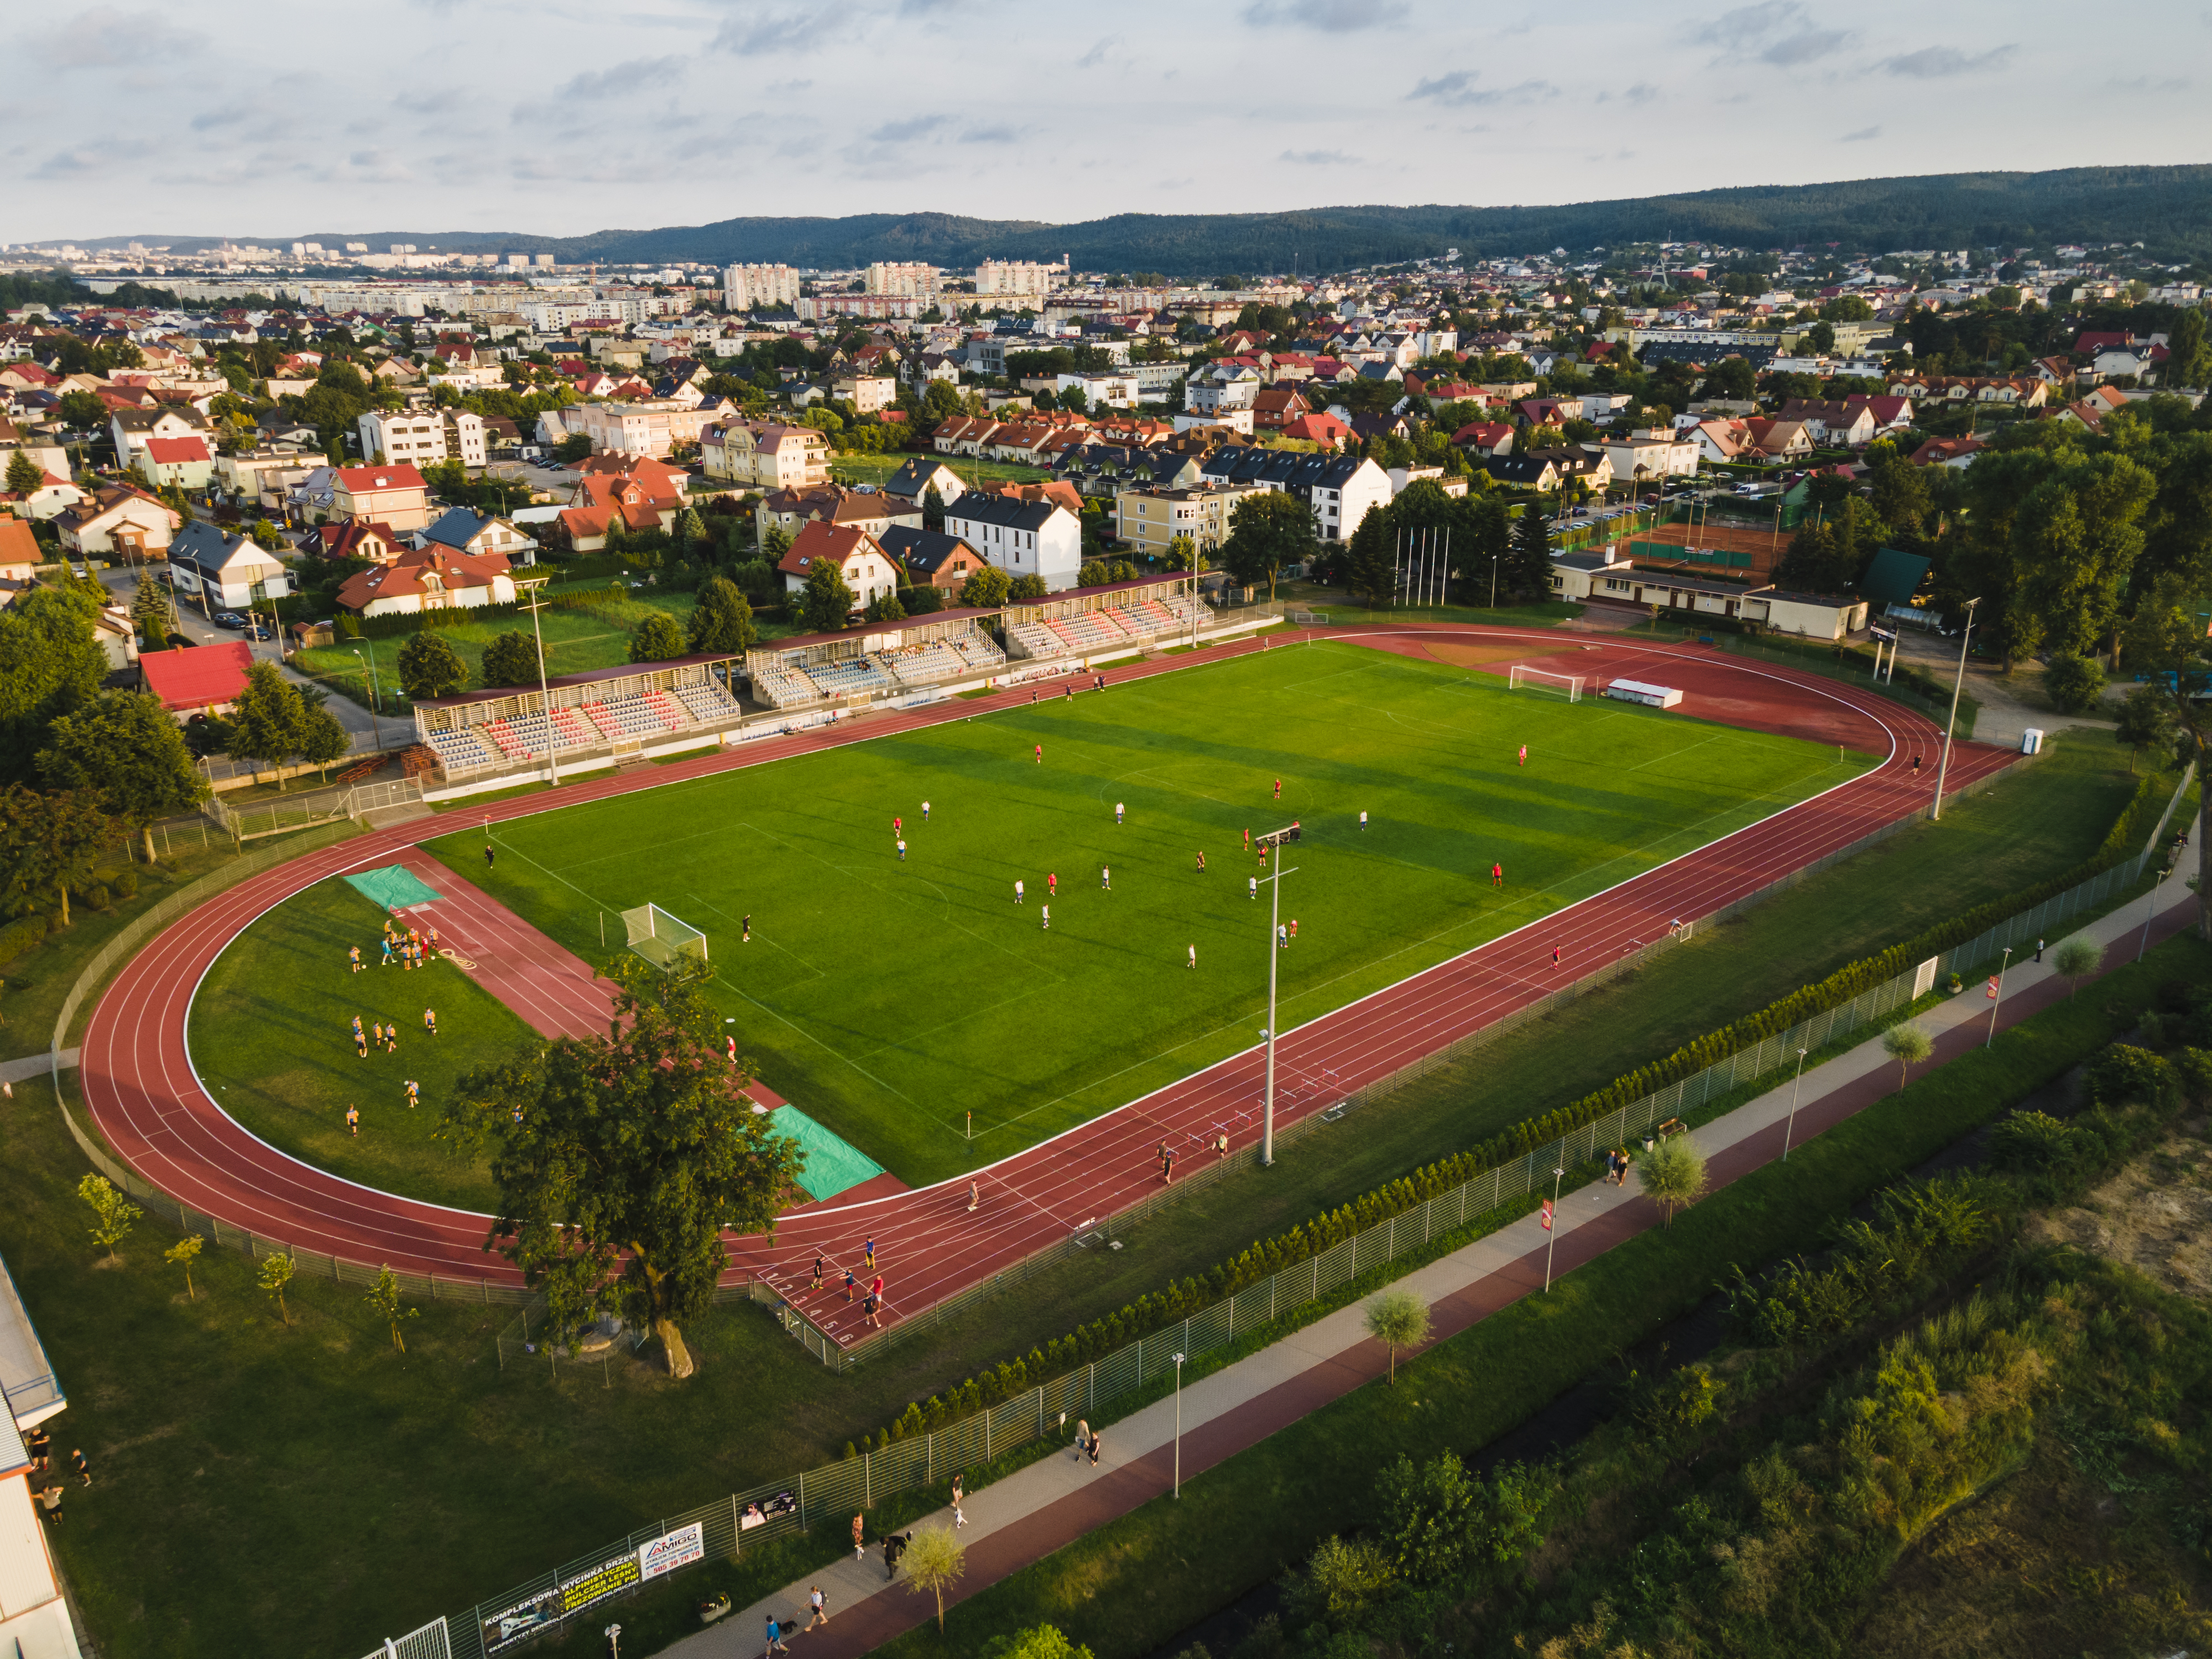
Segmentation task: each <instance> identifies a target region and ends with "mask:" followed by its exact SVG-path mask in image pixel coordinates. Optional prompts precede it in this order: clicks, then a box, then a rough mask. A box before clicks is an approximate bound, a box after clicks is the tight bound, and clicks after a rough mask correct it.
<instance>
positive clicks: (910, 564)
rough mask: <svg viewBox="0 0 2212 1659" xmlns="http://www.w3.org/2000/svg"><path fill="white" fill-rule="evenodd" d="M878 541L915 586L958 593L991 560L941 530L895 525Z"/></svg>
mask: <svg viewBox="0 0 2212 1659" xmlns="http://www.w3.org/2000/svg"><path fill="white" fill-rule="evenodd" d="M877 540H878V544H879V545H880V546H881V547H882V548H883V550H884V552H886V553H888V554H889V555H890V556H891V557H892V558H893V559H895V560H896V561H897V562H898V564H899V567H900V568H902V570H904V571H905V572H906V574H907V577H908V584H909V585H910V586H915V587H937V588H942V589H944V590H945V591H946V592H957V590H958V589H959V588H961V587H962V586H964V585H965V584H966V582H967V580H968V579H969V577H970V576H972V575H974V574H975V573H976V572H977V571H978V570H981V569H982V568H984V567H985V566H987V565H988V564H989V563H990V561H989V560H988V559H987V558H985V557H984V556H982V555H981V553H978V552H977V551H976V550H975V549H974V548H972V547H970V546H969V544H967V543H966V542H964V541H963V540H961V538H959V537H957V536H948V535H945V533H944V532H941V531H935V530H915V529H913V528H911V527H910V526H906V525H894V526H892V527H891V528H890V529H889V530H886V531H885V532H884V533H883V534H882V535H881V536H880V537H878V538H877Z"/></svg>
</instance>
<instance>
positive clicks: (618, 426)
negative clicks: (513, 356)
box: [562, 403, 711, 460]
mask: <svg viewBox="0 0 2212 1659" xmlns="http://www.w3.org/2000/svg"><path fill="white" fill-rule="evenodd" d="M562 415H563V416H564V418H565V419H566V422H567V424H568V430H569V431H571V432H580V433H581V434H583V435H584V436H586V437H587V438H589V439H590V440H591V441H592V452H593V453H595V454H601V455H650V456H651V457H653V459H655V460H660V459H665V457H666V455H667V454H668V452H669V450H670V449H671V447H674V446H675V445H677V444H691V443H696V442H698V441H699V434H700V432H701V430H702V428H705V426H706V425H707V423H708V420H709V419H710V418H711V417H710V416H706V415H703V414H702V413H701V412H700V411H699V410H696V409H685V408H683V407H681V406H680V405H678V404H671V403H649V404H575V405H574V406H573V407H572V408H569V409H567V410H562Z"/></svg>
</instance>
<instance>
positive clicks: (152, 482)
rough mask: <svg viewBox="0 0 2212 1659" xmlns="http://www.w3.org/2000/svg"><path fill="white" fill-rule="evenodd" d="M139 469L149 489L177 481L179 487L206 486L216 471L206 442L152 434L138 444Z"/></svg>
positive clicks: (200, 488)
mask: <svg viewBox="0 0 2212 1659" xmlns="http://www.w3.org/2000/svg"><path fill="white" fill-rule="evenodd" d="M135 470H136V471H137V474H138V476H139V477H142V478H143V479H145V481H146V487H147V488H148V489H167V487H168V486H169V485H171V484H175V485H176V486H177V487H178V488H179V489H191V490H204V489H206V488H207V487H208V481H209V479H210V478H211V477H213V476H214V474H215V458H214V457H213V456H212V455H210V454H209V453H208V447H207V444H206V442H205V441H204V440H202V439H200V438H197V437H192V438H149V439H148V440H147V441H145V442H144V443H143V444H141V445H139V446H138V447H137V466H136V469H135Z"/></svg>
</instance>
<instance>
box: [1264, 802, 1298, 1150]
mask: <svg viewBox="0 0 2212 1659" xmlns="http://www.w3.org/2000/svg"><path fill="white" fill-rule="evenodd" d="M1275 850H1276V852H1277V853H1278V854H1279V853H1280V852H1281V851H1282V847H1281V844H1280V843H1279V842H1278V843H1277V845H1276V848H1275ZM1296 874H1297V869H1296V868H1295V867H1293V868H1291V869H1289V870H1285V869H1284V868H1283V867H1282V866H1281V865H1280V864H1278V865H1277V866H1275V872H1274V874H1273V875H1271V876H1269V877H1268V878H1267V1106H1266V1109H1265V1110H1264V1112H1263V1113H1262V1115H1261V1124H1260V1167H1261V1169H1267V1168H1268V1167H1270V1166H1272V1165H1273V1163H1274V1161H1275V969H1276V966H1277V961H1276V958H1278V957H1280V956H1281V955H1282V947H1281V946H1280V945H1278V944H1277V943H1276V939H1277V937H1278V930H1279V928H1280V927H1282V925H1283V920H1282V919H1283V878H1284V877H1285V876H1291V875H1296Z"/></svg>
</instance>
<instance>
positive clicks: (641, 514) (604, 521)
mask: <svg viewBox="0 0 2212 1659" xmlns="http://www.w3.org/2000/svg"><path fill="white" fill-rule="evenodd" d="M683 510H684V498H683V497H682V496H681V495H678V494H676V492H675V491H674V490H672V489H668V488H667V487H666V486H665V484H663V483H660V482H659V480H657V479H653V478H650V477H631V476H628V475H623V474H615V475H608V474H604V473H602V474H597V475H586V477H580V478H579V479H577V480H576V488H575V490H574V493H573V494H572V495H570V496H569V497H568V506H567V507H563V508H562V511H561V515H560V520H559V522H560V525H561V527H562V529H563V530H565V531H566V532H568V545H569V547H570V548H571V549H572V550H574V551H576V552H578V553H595V552H598V551H599V550H600V549H602V548H604V547H605V546H606V545H607V543H608V538H609V533H610V526H611V524H612V523H613V521H614V520H617V519H619V520H621V521H622V526H623V531H625V532H635V531H642V530H673V529H674V528H675V526H676V515H677V514H678V513H681V512H682V511H683Z"/></svg>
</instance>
